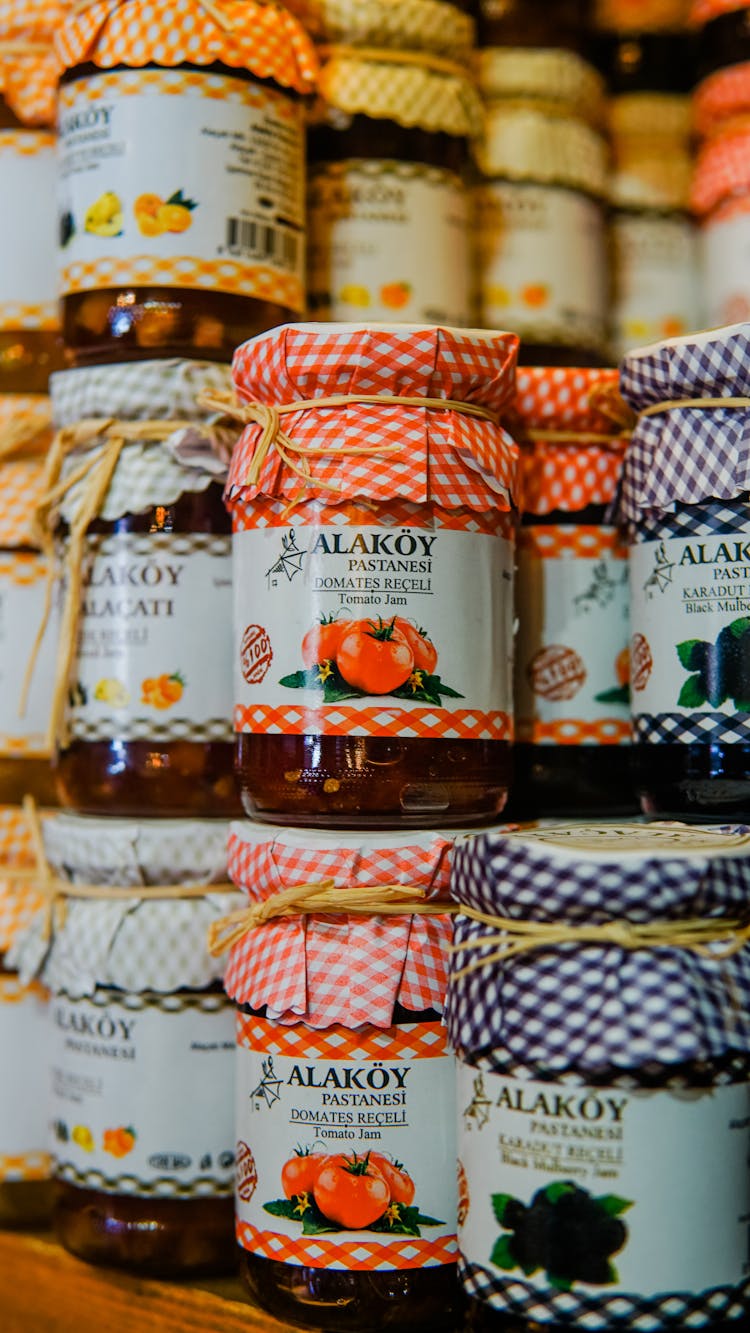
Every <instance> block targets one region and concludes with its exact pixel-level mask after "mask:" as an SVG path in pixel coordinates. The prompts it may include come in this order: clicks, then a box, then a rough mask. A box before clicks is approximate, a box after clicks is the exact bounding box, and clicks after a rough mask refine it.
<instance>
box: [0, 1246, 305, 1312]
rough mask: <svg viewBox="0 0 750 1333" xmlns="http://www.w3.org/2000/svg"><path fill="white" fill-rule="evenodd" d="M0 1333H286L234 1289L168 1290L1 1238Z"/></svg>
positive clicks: (227, 1285)
mask: <svg viewBox="0 0 750 1333" xmlns="http://www.w3.org/2000/svg"><path fill="white" fill-rule="evenodd" d="M0 1328H1V1329H2V1331H3V1333H102V1330H106V1333H135V1330H137V1333H290V1328H289V1325H287V1324H280V1323H279V1322H278V1321H277V1320H276V1319H272V1318H271V1316H270V1315H267V1314H264V1313H263V1312H262V1311H261V1310H259V1309H258V1308H257V1306H255V1305H253V1304H251V1302H250V1301H249V1300H248V1299H247V1298H246V1297H245V1295H244V1293H243V1291H242V1289H241V1287H240V1284H239V1282H237V1281H235V1280H233V1279H225V1280H222V1281H216V1282H210V1281H206V1282H194V1283H170V1282H154V1281H151V1280H150V1279H146V1278H136V1277H130V1276H128V1275H126V1274H123V1273H120V1272H118V1271H116V1270H114V1269H111V1268H94V1267H92V1266H91V1265H89V1264H84V1263H81V1262H80V1261H79V1260H77V1259H74V1258H73V1257H72V1256H71V1255H69V1254H67V1253H66V1252H65V1251H64V1250H62V1249H61V1248H60V1246H59V1245H56V1244H55V1242H54V1241H53V1240H51V1239H50V1238H48V1237H47V1236H39V1235H30V1234H28V1233H22V1232H13V1231H0Z"/></svg>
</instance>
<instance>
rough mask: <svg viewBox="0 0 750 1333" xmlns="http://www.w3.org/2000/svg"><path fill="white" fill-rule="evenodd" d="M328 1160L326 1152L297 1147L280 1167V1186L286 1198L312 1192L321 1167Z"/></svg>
mask: <svg viewBox="0 0 750 1333" xmlns="http://www.w3.org/2000/svg"><path fill="white" fill-rule="evenodd" d="M327 1160H328V1157H327V1154H326V1153H320V1152H310V1150H309V1149H307V1150H306V1151H302V1150H301V1149H299V1148H298V1149H297V1151H296V1153H295V1154H294V1157H290V1158H289V1160H288V1161H287V1162H285V1163H284V1165H283V1166H282V1168H281V1187H282V1189H283V1191H284V1195H285V1197H286V1198H287V1199H293V1198H294V1196H295V1194H312V1192H313V1187H314V1185H315V1181H316V1180H317V1178H318V1174H319V1172H320V1169H321V1167H322V1166H323V1165H324V1163H325V1162H326V1161H327Z"/></svg>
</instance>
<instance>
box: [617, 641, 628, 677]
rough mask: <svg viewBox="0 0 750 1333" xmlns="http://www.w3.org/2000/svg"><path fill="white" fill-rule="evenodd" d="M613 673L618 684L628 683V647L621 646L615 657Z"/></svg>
mask: <svg viewBox="0 0 750 1333" xmlns="http://www.w3.org/2000/svg"><path fill="white" fill-rule="evenodd" d="M615 674H616V676H617V683H618V685H629V684H630V648H629V647H628V648H623V650H622V652H620V653H618V654H617V657H616V658H615Z"/></svg>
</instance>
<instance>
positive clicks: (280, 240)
mask: <svg viewBox="0 0 750 1333" xmlns="http://www.w3.org/2000/svg"><path fill="white" fill-rule="evenodd" d="M59 176H60V198H59V203H60V212H61V215H62V219H63V242H64V243H63V247H62V250H61V265H62V291H63V293H69V292H73V291H85V290H90V289H93V288H96V287H101V286H105V287H106V286H110V287H111V286H113V285H116V284H117V283H119V282H125V281H127V282H130V283H135V284H141V285H144V284H148V283H149V282H151V283H158V284H166V285H168V286H177V287H208V288H211V289H212V290H219V291H227V292H234V293H240V294H244V295H258V296H262V297H264V298H265V299H268V300H274V299H279V300H282V303H283V304H289V301H290V300H291V297H292V296H293V295H294V294H295V293H296V300H295V304H294V306H293V308H294V309H298V310H301V309H302V306H303V302H302V287H303V265H304V247H303V228H304V138H303V127H302V108H301V103H297V102H295V101H294V100H293V99H292V98H290V97H289V96H287V95H285V94H284V93H282V92H280V91H278V90H275V89H273V88H272V87H267V86H263V85H262V84H259V83H256V82H251V81H249V80H243V79H239V78H230V77H229V76H227V75H223V74H213V73H208V72H206V73H199V72H196V71H194V70H193V71H186V70H164V69H161V70H131V71H122V72H118V73H111V72H102V73H99V74H96V75H93V76H92V77H91V78H85V79H76V81H75V82H74V83H70V84H68V85H66V86H65V87H63V88H62V89H61V92H60V167H59ZM123 313H124V314H127V310H126V309H124V310H123Z"/></svg>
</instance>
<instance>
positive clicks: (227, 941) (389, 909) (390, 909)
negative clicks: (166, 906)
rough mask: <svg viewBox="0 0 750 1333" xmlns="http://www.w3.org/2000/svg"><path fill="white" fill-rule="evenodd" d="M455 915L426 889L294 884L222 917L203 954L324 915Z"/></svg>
mask: <svg viewBox="0 0 750 1333" xmlns="http://www.w3.org/2000/svg"><path fill="white" fill-rule="evenodd" d="M456 911H458V907H457V905H456V904H455V903H445V902H437V901H435V899H429V900H428V898H427V890H426V889H418V888H415V887H414V886H413V885H410V884H372V885H365V886H362V885H354V886H352V887H347V888H341V887H340V886H337V884H336V882H335V880H332V879H323V880H320V881H319V882H317V883H310V884H294V885H292V886H291V887H289V888H285V889H281V890H280V891H279V892H278V893H274V894H272V896H271V897H270V898H265V899H264V900H263V902H259V903H253V904H252V906H250V907H241V908H239V909H238V910H237V911H236V912H230V913H229V915H228V916H225V917H221V918H220V919H219V920H218V921H213V922H212V923H211V925H210V926H209V929H208V952H209V953H210V954H211V956H212V957H213V958H218V957H219V955H220V954H223V953H226V951H227V950H228V949H231V948H233V946H234V945H235V944H239V942H240V940H242V939H244V937H245V936H246V935H247V934H248V933H249V931H251V930H256V929H257V928H258V927H259V926H265V925H266V924H267V923H268V922H269V921H278V920H279V919H280V918H282V917H294V916H309V915H312V914H313V913H315V914H316V915H326V914H328V915H330V914H332V913H346V915H347V916H446V915H447V914H450V913H453V912H456Z"/></svg>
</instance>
